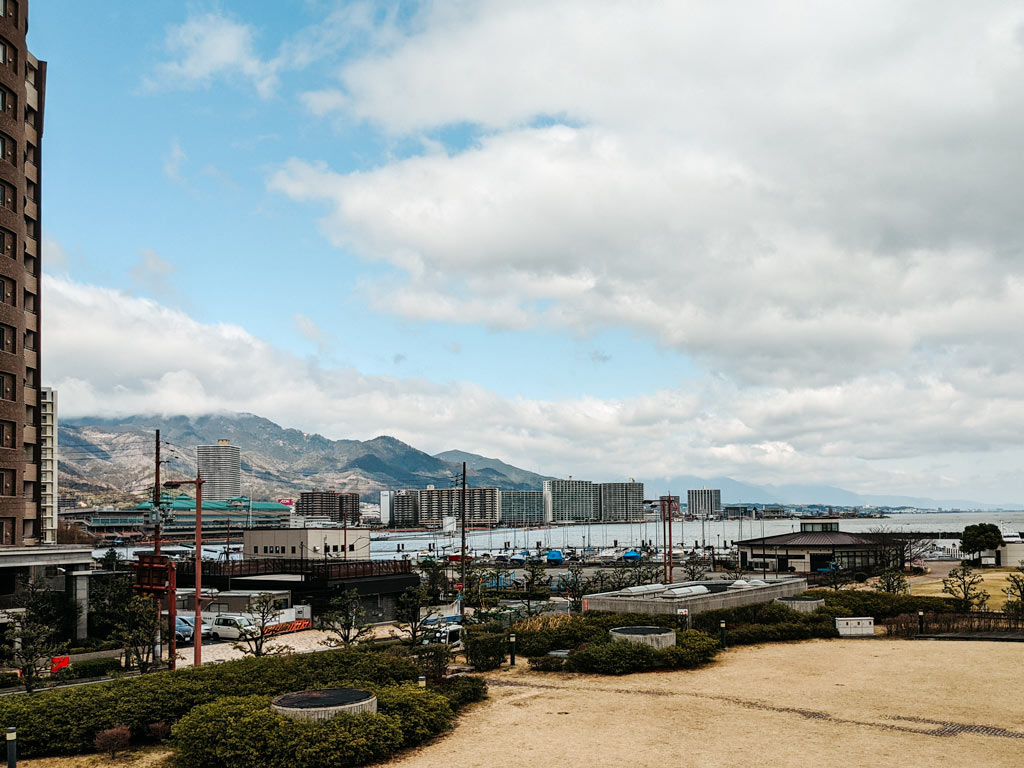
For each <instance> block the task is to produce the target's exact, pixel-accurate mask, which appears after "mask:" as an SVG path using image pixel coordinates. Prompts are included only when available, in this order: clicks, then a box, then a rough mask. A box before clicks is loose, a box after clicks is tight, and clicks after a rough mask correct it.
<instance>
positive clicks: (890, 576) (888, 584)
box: [875, 568, 910, 595]
mask: <svg viewBox="0 0 1024 768" xmlns="http://www.w3.org/2000/svg"><path fill="white" fill-rule="evenodd" d="M875 591H876V592H886V593H888V594H890V595H906V594H908V593H909V592H910V587H909V585H908V584H907V577H906V576H904V575H903V571H900V570H898V569H896V568H887V569H886V570H884V571H882V573H881V574H879V576H878V581H877V582H875Z"/></svg>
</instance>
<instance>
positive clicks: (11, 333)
mask: <svg viewBox="0 0 1024 768" xmlns="http://www.w3.org/2000/svg"><path fill="white" fill-rule="evenodd" d="M17 333H18V332H17V331H16V330H15V329H14V328H12V327H11V326H9V325H4V324H3V323H0V352H10V353H12V354H13V353H14V352H17V350H16V349H15V347H14V339H15V336H16V335H17Z"/></svg>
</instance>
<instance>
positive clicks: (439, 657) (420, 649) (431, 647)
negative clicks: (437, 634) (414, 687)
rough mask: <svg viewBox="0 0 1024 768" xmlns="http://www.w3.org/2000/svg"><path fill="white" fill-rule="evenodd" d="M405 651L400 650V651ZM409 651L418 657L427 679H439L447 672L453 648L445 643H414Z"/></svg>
mask: <svg viewBox="0 0 1024 768" xmlns="http://www.w3.org/2000/svg"><path fill="white" fill-rule="evenodd" d="M403 651H404V649H403ZM403 651H399V653H401V652H403ZM407 652H408V653H409V654H410V655H411V656H412V657H413V658H414V659H416V664H417V666H418V667H419V669H420V672H421V673H422V674H423V675H424V676H425V677H426V678H427V680H437V679H439V678H442V677H444V676H445V674H447V672H448V662H449V661H450V660H451V657H452V649H451V648H449V647H448V646H447V645H446V644H445V643H427V644H426V645H414V646H413V647H412V648H409V649H408V651H407Z"/></svg>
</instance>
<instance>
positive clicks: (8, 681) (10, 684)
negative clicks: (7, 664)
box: [0, 672, 21, 688]
mask: <svg viewBox="0 0 1024 768" xmlns="http://www.w3.org/2000/svg"><path fill="white" fill-rule="evenodd" d="M16 685H21V675H19V674H18V673H17V672H0V688H14V687H15V686H16Z"/></svg>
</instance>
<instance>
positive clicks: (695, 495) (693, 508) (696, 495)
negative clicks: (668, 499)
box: [686, 488, 722, 517]
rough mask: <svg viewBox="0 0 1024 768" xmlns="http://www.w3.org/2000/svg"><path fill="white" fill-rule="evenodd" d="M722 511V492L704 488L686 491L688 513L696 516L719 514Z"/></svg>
mask: <svg viewBox="0 0 1024 768" xmlns="http://www.w3.org/2000/svg"><path fill="white" fill-rule="evenodd" d="M721 511H722V492H721V491H719V490H717V489H713V490H712V489H708V488H702V489H700V490H696V491H687V492H686V513H687V514H689V515H693V516H695V517H707V516H709V515H717V514H720V513H721Z"/></svg>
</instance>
